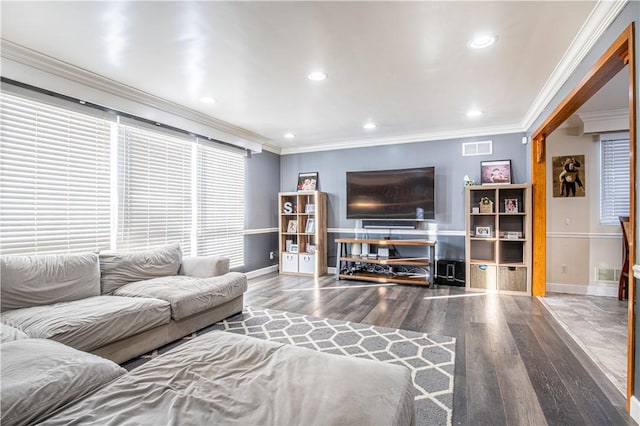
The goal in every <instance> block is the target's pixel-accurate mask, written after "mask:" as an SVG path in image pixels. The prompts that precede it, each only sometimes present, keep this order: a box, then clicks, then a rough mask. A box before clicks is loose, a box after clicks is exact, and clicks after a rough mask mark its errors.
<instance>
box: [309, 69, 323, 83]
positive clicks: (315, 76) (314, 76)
mask: <svg viewBox="0 0 640 426" xmlns="http://www.w3.org/2000/svg"><path fill="white" fill-rule="evenodd" d="M307 78H308V79H309V80H311V81H322V80H325V79H326V78H327V74H326V73H324V72H322V71H313V72H312V73H310V74H309V75H308V76H307Z"/></svg>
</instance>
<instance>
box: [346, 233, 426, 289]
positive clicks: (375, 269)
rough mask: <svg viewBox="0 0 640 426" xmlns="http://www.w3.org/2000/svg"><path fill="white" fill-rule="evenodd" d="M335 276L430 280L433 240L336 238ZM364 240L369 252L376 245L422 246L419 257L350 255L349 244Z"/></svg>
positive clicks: (401, 281)
mask: <svg viewBox="0 0 640 426" xmlns="http://www.w3.org/2000/svg"><path fill="white" fill-rule="evenodd" d="M336 243H337V244H338V256H337V257H338V260H337V262H336V278H337V279H339V280H340V279H347V280H360V281H373V282H379V283H397V284H415V285H426V286H430V285H432V284H433V275H434V272H435V271H434V270H433V268H434V265H435V250H436V242H435V241H429V240H368V239H365V240H357V239H355V238H338V239H336ZM363 243H365V244H368V245H369V253H377V251H378V248H380V247H389V248H395V247H396V246H398V247H402V246H405V247H410V246H413V247H424V249H425V250H426V253H424V254H425V256H423V257H403V256H392V257H389V258H378V257H377V256H376V257H375V258H374V257H362V256H353V255H352V254H351V253H352V250H351V248H352V245H353V244H363Z"/></svg>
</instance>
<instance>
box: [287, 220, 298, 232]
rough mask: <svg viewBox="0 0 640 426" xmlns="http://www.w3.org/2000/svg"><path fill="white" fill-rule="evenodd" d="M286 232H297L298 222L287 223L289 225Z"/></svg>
mask: <svg viewBox="0 0 640 426" xmlns="http://www.w3.org/2000/svg"><path fill="white" fill-rule="evenodd" d="M287 232H288V233H291V234H295V233H296V232H298V221H297V220H296V219H292V220H290V221H289V224H288V225H287Z"/></svg>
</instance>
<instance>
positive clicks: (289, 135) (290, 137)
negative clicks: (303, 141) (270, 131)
mask: <svg viewBox="0 0 640 426" xmlns="http://www.w3.org/2000/svg"><path fill="white" fill-rule="evenodd" d="M284 137H285V139H293V138H295V137H296V135H295V134H293V133H291V132H289V133H285V134H284Z"/></svg>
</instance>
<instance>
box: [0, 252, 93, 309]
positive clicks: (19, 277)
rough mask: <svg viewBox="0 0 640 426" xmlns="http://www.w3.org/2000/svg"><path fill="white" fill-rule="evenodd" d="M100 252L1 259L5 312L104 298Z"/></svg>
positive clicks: (1, 292) (1, 293)
mask: <svg viewBox="0 0 640 426" xmlns="http://www.w3.org/2000/svg"><path fill="white" fill-rule="evenodd" d="M98 262H99V260H98V255H97V254H96V253H82V254H58V255H38V256H0V297H1V298H2V302H1V306H2V310H3V311H6V310H8V309H19V308H29V307H32V306H40V305H50V304H52V303H58V302H70V301H72V300H78V299H84V298H87V297H91V296H99V295H100V265H99V263H98Z"/></svg>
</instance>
